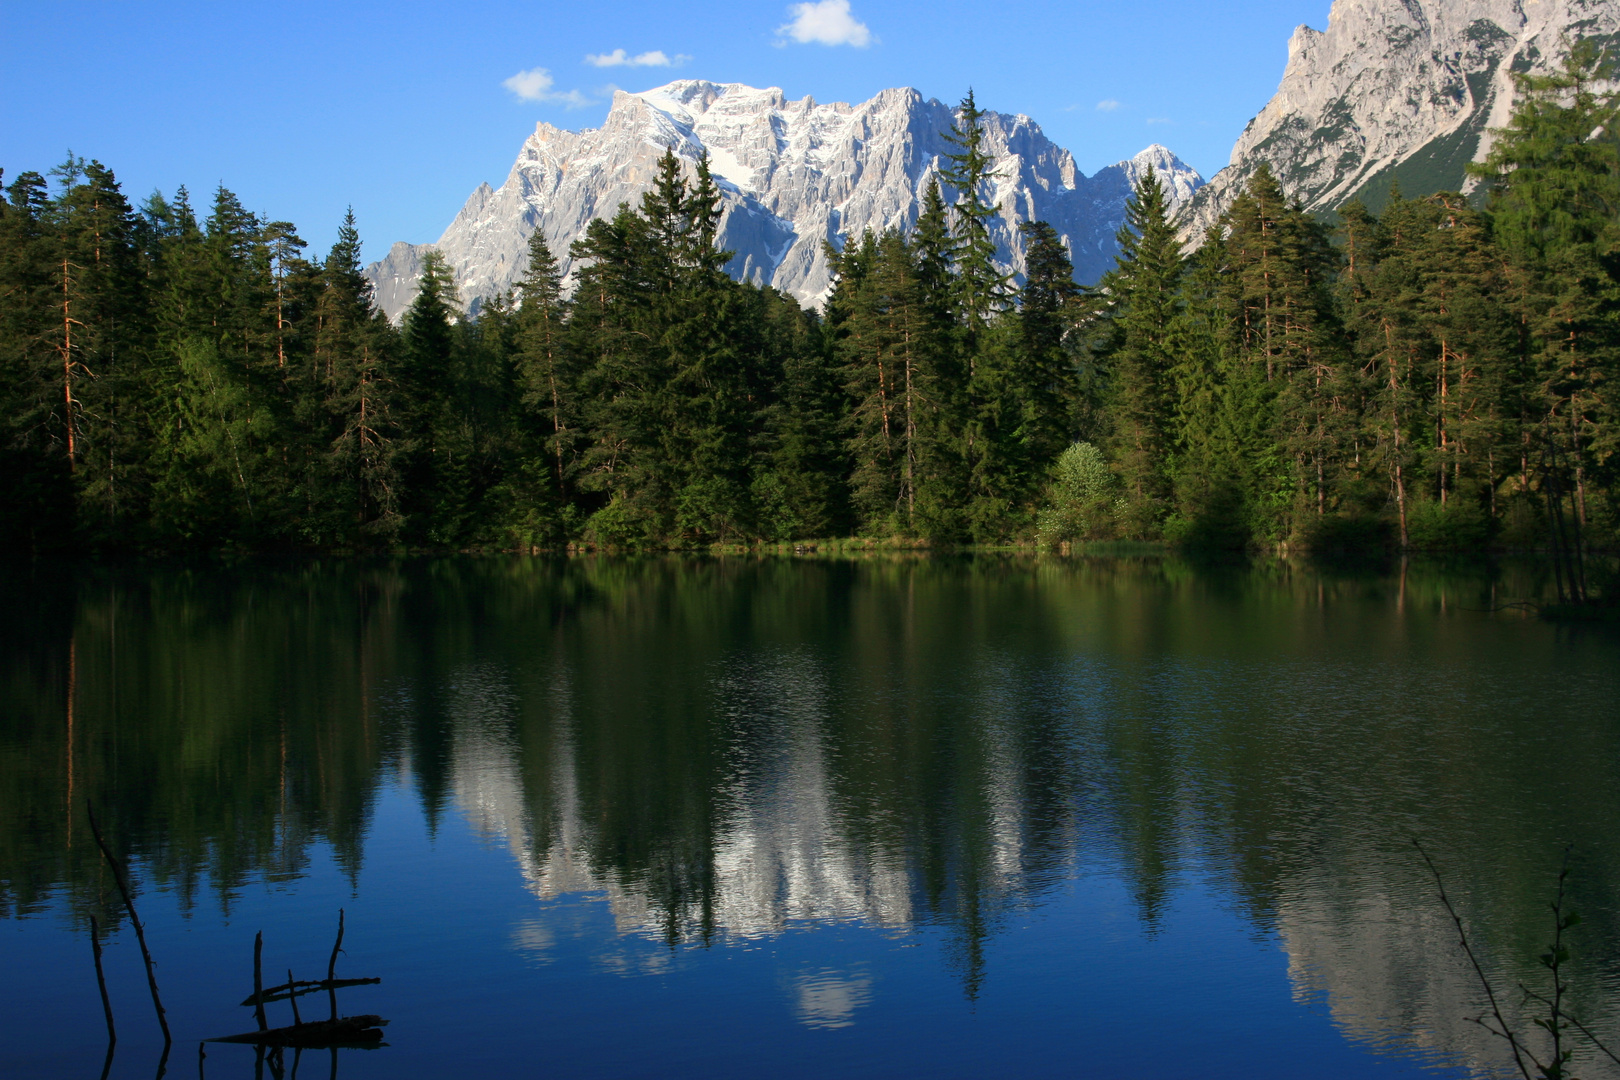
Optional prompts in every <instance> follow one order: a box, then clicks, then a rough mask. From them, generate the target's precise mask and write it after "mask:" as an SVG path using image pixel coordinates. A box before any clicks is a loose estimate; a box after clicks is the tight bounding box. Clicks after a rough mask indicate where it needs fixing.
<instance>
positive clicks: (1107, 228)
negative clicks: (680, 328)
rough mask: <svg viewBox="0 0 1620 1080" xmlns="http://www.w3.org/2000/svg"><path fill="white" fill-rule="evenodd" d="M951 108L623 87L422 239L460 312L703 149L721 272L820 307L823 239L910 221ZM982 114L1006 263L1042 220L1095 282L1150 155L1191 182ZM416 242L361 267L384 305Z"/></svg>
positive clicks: (528, 150)
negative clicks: (1096, 162)
mask: <svg viewBox="0 0 1620 1080" xmlns="http://www.w3.org/2000/svg"><path fill="white" fill-rule="evenodd" d="M954 121H955V113H954V111H953V110H952V109H951V108H950V107H949V106H946V105H944V104H942V103H941V102H939V101H937V100H924V99H923V97H922V96H921V95H920V94H918V93H917V91H915V90H911V89H893V90H885V91H883V92H881V93H879V94H878V95H877V96H876V97H874V98H872V99H871V100H870V101H866V102H862V103H860V104H857V105H851V104H846V103H843V102H833V103H830V104H819V103H817V102H816V101H815V100H814V99H813V98H810V97H803V98H799V99H797V100H790V99H788V98H787V97H786V96H785V95H784V93H783V92H782V91H781V90H780V89H777V88H767V89H757V88H755V87H750V86H745V85H742V84H740V83H725V84H719V83H711V82H705V81H703V80H697V79H684V80H680V81H677V82H672V83H670V84H668V85H667V86H661V87H657V88H656V89H653V90H648V91H646V92H644V93H640V94H631V93H626V92H624V91H619V92H617V93H615V94H614V97H613V104H612V107H611V108H610V110H609V112H608V115H607V118H606V120H605V121H604V122H603V124H602V126H601V127H600V128H593V129H586V130H583V131H578V132H573V131H566V130H563V129H561V128H557V127H554V126H552V125H550V124H546V123H541V124H539V125H538V126H537V127H536V128H535V131H534V134H533V135H531V136H530V137H529V138H528V139H527V140H526V141H525V142H524V144H523V148H522V150H521V151H520V152H519V154H518V158H517V161H516V163H515V164H514V165H513V166H512V170H511V172H510V173H509V174H508V175H507V178H506V181H505V182H504V183H503V184H502V185H501V186H500V187H499V188H491V187H490V186H489V185H488V184H483V185H480V186H479V188H478V189H477V190H476V191H474V192H473V194H472V195H471V196H470V197H469V198H468V200H467V202H466V204H465V205H464V206H463V207H462V209H461V212H460V213H459V214H458V215H457V216H456V218H455V220H454V221H452V222H451V224H450V226H449V228H447V229H446V230H445V232H444V235H443V236H441V237H440V238H439V241H438V243H437V244H434V245H431V246H432V247H436V248H437V249H438V250H439V251H441V252H443V254H444V255H445V258H446V259H447V260H448V262H449V263H450V266H451V267H452V269H454V270H455V273H456V280H457V284H458V287H459V290H460V295H461V299H462V301H463V303H465V304H467V305H469V307H473V308H476V306H477V304H478V303H479V302H481V301H482V300H484V299H487V298H489V297H493V296H496V295H499V294H501V293H503V292H504V291H505V290H506V289H508V288H510V287H512V286H513V285H514V284H515V283H516V282H517V281H518V280H519V279H520V278H521V277H522V275H523V272H524V271H525V270H526V269H527V260H528V244H529V237H530V235H531V234H532V233H533V231H534V230H535V229H537V228H538V229H541V230H543V231H544V233H545V236H546V241H547V243H548V244H549V245H550V247H551V250H552V253H553V254H554V255H556V257H557V259H558V262H559V264H560V266H561V268H562V270H563V272H564V274H565V278H568V279H571V278H572V276H573V275H574V273H575V272H576V269H577V268H576V267H575V266H574V264H573V261H572V259H571V257H570V255H569V245H570V244H572V243H573V241H574V240H576V239H578V238H579V237H581V236H583V235H584V232H585V228H586V226H587V225H589V223H590V222H591V221H592V220H593V219H595V218H598V217H609V216H611V215H612V214H614V213H615V212H616V211H617V209H618V207H619V205H620V204H621V203H628V204H630V205H631V206H632V207H633V206H636V205H638V204H639V202H640V199H641V195H642V193H643V192H645V191H648V190H650V188H651V186H652V182H653V178H654V176H655V174H656V169H657V162H658V159H659V158H660V157H661V156H662V155H663V153H664V151H665V149H666V148H672V149H673V150H674V152H675V154H676V155H677V156H678V157H679V158H681V159H682V160H683V162H685V163H686V165H687V167H688V169H689V170H691V169H695V167H696V163H697V161H698V160H699V158H700V157H701V156H702V155H703V154H704V153H705V152H706V153H707V154H708V155H709V167H710V170H711V172H712V173H713V174H714V175H715V177H716V179H717V180H718V181H720V184H719V186H720V188H721V195H722V200H723V203H724V206H723V214H724V217H723V221H722V226H721V232H720V240H721V243H722V245H723V246H724V247H726V248H728V249H730V250H732V251H734V252H735V253H736V254H735V255H734V257H733V258H732V261H731V262H730V264H729V265H728V266H727V270H728V271H729V272H730V273H731V274H732V275H733V276H735V277H737V278H740V279H744V280H749V281H754V282H757V283H760V284H771V285H774V286H775V287H776V288H778V289H781V290H782V291H783V292H786V293H789V294H791V295H793V296H794V297H797V298H798V299H799V300H800V301H801V302H803V303H806V304H819V303H820V302H821V301H822V300H823V299H825V297H826V294H827V292H828V290H829V289H830V288H831V284H832V279H831V275H830V273H829V270H828V266H827V259H826V254H825V251H824V250H823V244H824V242H831V243H832V244H834V245H835V246H838V245H842V244H843V243H844V242H845V241H846V239H849V238H855V237H859V236H860V235H861V233H863V232H864V231H865V230H867V229H872V230H874V231H881V230H884V229H903V228H907V227H909V226H910V225H911V224H912V223H913V222H915V220H916V217H917V213H918V210H919V208H920V204H921V199H922V194H923V192H924V191H925V190H926V187H927V184H928V180H929V178H930V177H932V176H934V175H936V174H937V173H938V171H939V169H940V168H941V165H942V163H943V162H944V157H945V155H947V154H949V153H951V152H952V151H953V150H954V147H952V146H951V145H950V144H949V143H948V142H947V141H946V138H945V137H946V135H947V134H948V133H949V132H950V131H951V130H952V126H953V124H954ZM984 122H985V129H986V143H987V148H988V151H989V152H990V154H991V156H992V157H993V158H994V160H995V163H996V164H995V167H996V170H997V183H996V194H995V201H996V204H997V206H998V210H999V214H998V216H997V218H996V220H995V222H994V224H993V235H994V238H995V240H996V243H997V245H998V249H999V252H1000V257H1001V261H1002V263H1003V265H1004V266H1005V267H1006V268H1007V269H1008V270H1010V271H1012V272H1013V273H1019V272H1021V271H1022V270H1023V266H1024V246H1023V238H1022V236H1021V234H1020V233H1019V231H1018V226H1019V225H1020V224H1021V223H1023V222H1025V221H1030V220H1036V219H1039V220H1044V221H1047V222H1050V223H1051V224H1052V226H1053V227H1054V228H1055V229H1056V230H1057V232H1058V234H1059V235H1060V236H1062V237H1063V239H1064V242H1065V243H1066V244H1067V245H1068V246H1069V249H1070V251H1071V253H1072V256H1073V258H1074V262H1075V276H1076V278H1077V279H1078V280H1080V281H1082V282H1091V281H1095V280H1096V279H1097V278H1098V277H1100V276H1101V275H1102V273H1103V272H1104V271H1106V270H1107V269H1108V268H1109V267H1110V266H1112V264H1113V261H1114V257H1115V255H1116V254H1117V247H1116V245H1115V241H1114V235H1115V233H1116V232H1117V231H1118V229H1119V227H1120V225H1121V224H1122V223H1123V221H1124V216H1125V201H1126V199H1127V198H1128V197H1129V195H1130V191H1131V186H1132V184H1133V183H1134V182H1135V181H1136V179H1137V178H1138V177H1139V176H1140V175H1141V174H1142V173H1143V172H1144V171H1145V170H1146V169H1147V168H1148V167H1149V166H1152V167H1153V168H1154V169H1155V170H1157V171H1158V173H1159V174H1160V176H1161V178H1162V179H1163V180H1164V182H1165V184H1166V186H1167V188H1168V189H1169V192H1170V195H1171V204H1172V207H1173V208H1179V207H1181V206H1183V205H1185V204H1186V203H1187V202H1188V201H1189V200H1190V199H1191V198H1192V195H1193V193H1194V192H1196V191H1197V190H1198V189H1199V187H1200V186H1202V184H1203V179H1202V177H1200V176H1199V175H1198V174H1197V173H1196V172H1195V171H1194V170H1192V169H1191V168H1190V167H1188V166H1187V165H1186V164H1184V163H1183V162H1182V161H1181V160H1180V159H1178V158H1177V157H1176V156H1175V155H1174V154H1172V153H1171V152H1170V151H1169V150H1167V149H1165V148H1164V147H1162V146H1151V147H1148V148H1147V149H1146V150H1144V151H1142V152H1141V153H1140V154H1138V155H1136V156H1135V157H1134V158H1131V159H1130V160H1128V161H1122V162H1120V163H1118V164H1117V165H1112V166H1109V167H1108V168H1106V169H1102V170H1099V171H1098V172H1097V174H1096V175H1095V176H1091V177H1087V176H1086V175H1085V174H1084V173H1082V172H1081V171H1080V170H1079V168H1078V167H1076V165H1075V162H1074V158H1073V156H1072V155H1071V154H1070V153H1069V152H1068V151H1067V150H1064V149H1063V148H1061V147H1059V146H1057V145H1056V144H1054V143H1053V142H1052V141H1051V140H1049V139H1048V138H1047V137H1046V136H1045V134H1044V133H1042V131H1041V129H1040V127H1039V126H1038V125H1037V124H1036V123H1035V122H1034V121H1033V120H1031V119H1030V118H1029V117H1027V116H1007V115H1003V114H1000V113H986V114H985V120H984ZM947 197H949V193H948V192H947ZM429 246H430V245H416V244H404V243H400V244H395V245H394V246H393V248H392V249H390V251H389V253H388V255H387V257H385V258H384V259H382V260H381V261H379V262H377V263H374V264H372V265H371V266H370V267H368V268H367V274H368V276H369V277H370V278H371V280H372V282H373V283H374V285H375V286H376V290H377V301H378V304H379V305H380V306H381V307H382V309H383V310H384V311H385V312H387V313H388V314H389V316H390V317H394V318H398V317H399V316H400V314H401V313H402V312H403V311H404V310H405V308H406V307H407V306H408V305H409V304H410V301H411V299H412V298H413V297H414V296H415V294H416V282H417V280H418V278H419V277H420V274H421V258H422V255H423V253H424V252H425V251H427V250H428V249H429Z"/></svg>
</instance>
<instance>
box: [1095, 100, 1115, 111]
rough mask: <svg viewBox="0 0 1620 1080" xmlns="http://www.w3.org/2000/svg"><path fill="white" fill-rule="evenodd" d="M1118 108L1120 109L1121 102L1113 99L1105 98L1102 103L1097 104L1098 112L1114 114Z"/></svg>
mask: <svg viewBox="0 0 1620 1080" xmlns="http://www.w3.org/2000/svg"><path fill="white" fill-rule="evenodd" d="M1117 108H1119V102H1117V101H1115V100H1114V99H1113V98H1103V99H1102V100H1101V101H1099V102H1097V111H1098V112H1113V111H1114V110H1115V109H1117Z"/></svg>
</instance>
